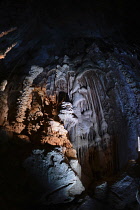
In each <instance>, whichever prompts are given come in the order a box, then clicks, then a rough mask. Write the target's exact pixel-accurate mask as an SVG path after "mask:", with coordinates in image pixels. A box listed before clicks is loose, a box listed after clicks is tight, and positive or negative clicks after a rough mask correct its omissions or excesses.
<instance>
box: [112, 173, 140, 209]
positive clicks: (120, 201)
mask: <svg viewBox="0 0 140 210" xmlns="http://www.w3.org/2000/svg"><path fill="white" fill-rule="evenodd" d="M136 191H137V186H136V182H135V180H134V179H133V178H132V177H130V176H126V177H124V178H123V179H122V180H120V181H118V182H117V183H115V184H114V185H112V187H111V191H110V195H109V201H110V203H111V205H112V206H113V207H114V208H115V209H124V208H128V207H130V206H131V205H132V204H133V203H135V202H136Z"/></svg>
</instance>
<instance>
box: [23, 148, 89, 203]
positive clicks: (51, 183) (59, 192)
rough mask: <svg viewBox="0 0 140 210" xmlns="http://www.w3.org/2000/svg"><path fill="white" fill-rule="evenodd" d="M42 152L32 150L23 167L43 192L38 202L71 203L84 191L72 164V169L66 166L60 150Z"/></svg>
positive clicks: (66, 163)
mask: <svg viewBox="0 0 140 210" xmlns="http://www.w3.org/2000/svg"><path fill="white" fill-rule="evenodd" d="M44 152H45V151H44V150H39V149H37V150H33V154H32V155H31V156H30V157H28V158H27V159H26V160H25V161H24V167H25V168H26V169H27V170H28V171H30V173H31V175H32V176H33V177H35V178H36V179H37V181H38V182H39V186H40V187H41V188H42V189H43V191H44V193H43V195H42V197H41V198H40V202H41V203H42V204H47V205H50V204H59V203H67V202H71V201H72V200H73V199H74V198H75V196H76V195H79V194H81V193H82V192H83V191H84V190H85V188H84V187H83V185H82V183H81V181H80V179H79V177H78V175H76V174H75V172H74V171H73V169H72V168H74V167H73V166H74V164H72V167H71V164H70V165H69V164H68V162H67V160H66V159H65V156H64V155H63V153H62V149H61V148H56V149H55V150H53V151H51V152H49V153H47V155H45V154H44ZM76 168H77V167H76Z"/></svg>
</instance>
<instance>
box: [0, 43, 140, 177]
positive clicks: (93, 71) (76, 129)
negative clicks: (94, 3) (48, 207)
mask: <svg viewBox="0 0 140 210" xmlns="http://www.w3.org/2000/svg"><path fill="white" fill-rule="evenodd" d="M109 47H110V45H109V43H108V42H107V41H104V42H101V41H100V40H99V41H97V40H95V41H93V43H92V44H91V45H90V46H88V47H86V48H84V53H81V54H80V55H75V57H72V56H70V55H69V56H67V55H65V56H64V57H61V58H59V57H56V58H55V59H56V61H55V63H56V64H55V65H54V64H53V68H52V67H51V65H50V66H48V67H47V66H46V67H45V68H42V67H38V66H31V69H30V70H29V73H26V75H23V74H22V73H20V74H19V75H13V76H12V77H11V79H10V82H8V83H7V82H6V83H2V85H1V87H2V88H1V93H2V94H3V95H4V97H5V101H4V97H2V98H1V104H2V105H1V106H2V109H1V110H4V111H2V112H3V115H4V117H2V118H1V125H3V126H5V127H6V129H7V130H9V131H12V132H14V134H15V135H18V137H21V139H22V138H23V136H24V139H28V140H29V141H31V142H32V143H37V144H46V143H49V144H52V145H59V146H62V147H64V148H65V149H64V150H65V151H66V154H67V155H68V156H69V157H70V156H71V157H73V158H76V157H77V158H78V160H79V163H80V164H81V166H82V171H83V173H84V174H85V175H88V176H89V177H93V176H94V177H102V176H106V175H109V174H111V173H113V172H114V171H115V170H118V169H120V168H122V167H123V166H125V164H126V163H127V161H128V160H130V159H137V157H138V152H137V138H138V135H139V113H138V112H139V108H138V105H139V94H138V91H139V82H138V69H139V66H140V63H139V60H138V59H137V55H136V53H135V54H132V50H133V49H129V48H127V49H126V48H124V47H123V46H122V47H120V46H117V45H115V44H114V43H112V48H111V50H110V48H109ZM71 50H72V49H71ZM74 50H75V49H74ZM70 52H71V51H70ZM21 75H22V76H21ZM4 84H5V85H4ZM5 86H6V88H5ZM13 93H14V95H13ZM76 151H77V152H76Z"/></svg>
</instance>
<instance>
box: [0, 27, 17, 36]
mask: <svg viewBox="0 0 140 210" xmlns="http://www.w3.org/2000/svg"><path fill="white" fill-rule="evenodd" d="M16 29H17V27H14V28H11V29H9V30H8V31H3V32H1V33H0V38H1V37H3V36H5V35H7V34H9V33H10V32H12V31H15V30H16Z"/></svg>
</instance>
